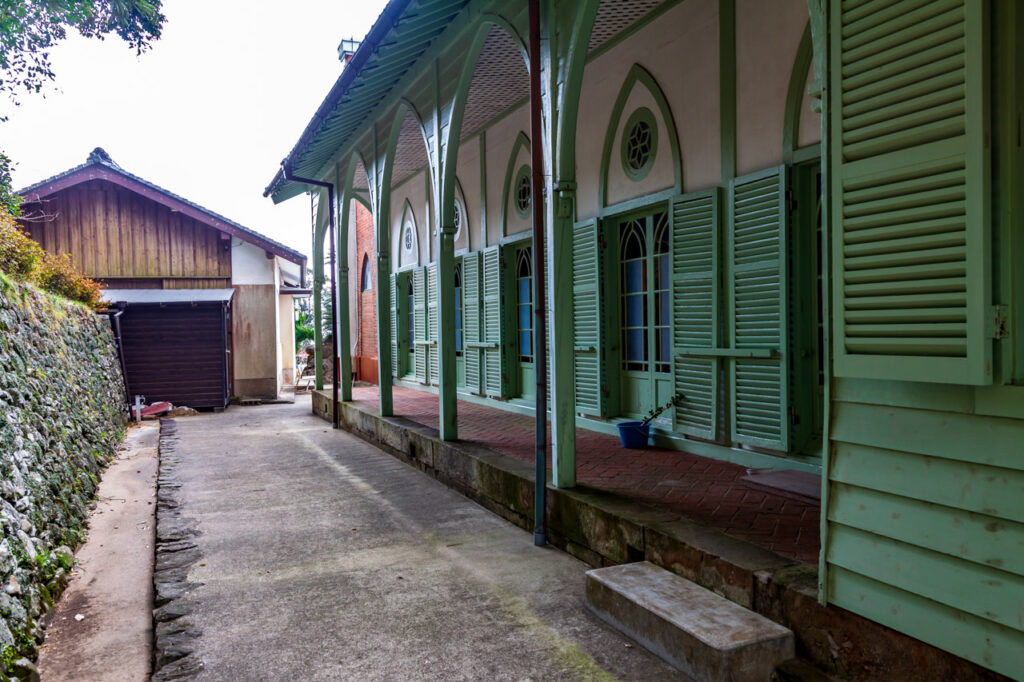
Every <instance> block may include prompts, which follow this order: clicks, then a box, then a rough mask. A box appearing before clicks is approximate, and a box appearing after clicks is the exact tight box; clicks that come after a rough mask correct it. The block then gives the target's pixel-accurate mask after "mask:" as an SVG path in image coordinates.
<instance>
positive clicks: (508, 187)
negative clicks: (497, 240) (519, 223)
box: [501, 131, 530, 236]
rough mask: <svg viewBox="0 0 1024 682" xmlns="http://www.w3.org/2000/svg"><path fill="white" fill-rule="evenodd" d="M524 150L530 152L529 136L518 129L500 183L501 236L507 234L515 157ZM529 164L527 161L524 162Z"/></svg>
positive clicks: (515, 167)
mask: <svg viewBox="0 0 1024 682" xmlns="http://www.w3.org/2000/svg"><path fill="white" fill-rule="evenodd" d="M524 149H525V150H526V153H527V155H529V153H530V138H529V137H527V136H526V133H524V132H522V131H519V134H518V135H516V141H515V142H514V143H512V153H511V154H510V155H509V157H508V163H507V165H506V166H505V182H504V183H503V184H502V190H501V234H502V236H508V199H509V195H510V194H511V192H512V183H513V181H514V179H515V173H516V169H517V165H516V159H518V158H519V154H520V152H521V151H522V150H524ZM526 165H527V166H529V165H530V164H529V161H527V163H526Z"/></svg>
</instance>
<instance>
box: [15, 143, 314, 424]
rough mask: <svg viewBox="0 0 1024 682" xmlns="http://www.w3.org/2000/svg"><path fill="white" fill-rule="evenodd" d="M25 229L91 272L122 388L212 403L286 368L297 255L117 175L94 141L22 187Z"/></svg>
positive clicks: (276, 381)
mask: <svg viewBox="0 0 1024 682" xmlns="http://www.w3.org/2000/svg"><path fill="white" fill-rule="evenodd" d="M19 193H20V194H21V196H22V197H24V204H23V214H24V215H25V216H26V217H27V219H25V220H23V221H22V226H23V227H24V229H25V230H26V232H27V233H28V234H29V235H30V236H31V237H32V238H33V239H34V240H36V241H37V242H38V243H39V244H40V245H42V247H43V248H44V249H45V250H46V251H49V252H51V253H59V254H67V255H69V256H70V258H71V260H72V262H73V263H74V265H75V266H76V267H77V268H78V269H79V270H81V271H82V272H83V273H85V274H86V275H87V276H89V277H91V278H93V279H95V280H97V281H99V282H100V283H101V284H102V285H103V287H104V291H105V296H106V298H107V299H108V300H110V302H111V304H112V305H114V306H117V307H122V308H124V313H123V316H122V317H121V319H120V320H119V321H120V323H121V329H122V335H123V340H124V348H125V359H126V364H127V370H128V371H127V374H128V376H127V381H128V385H129V391H130V393H131V394H132V396H134V395H139V394H141V395H144V396H145V397H146V400H147V401H149V402H153V401H157V400H170V401H171V402H175V403H177V404H184V405H188V406H190V407H223V406H224V405H226V404H227V401H228V399H229V398H230V396H232V395H235V396H242V397H257V398H263V399H273V398H276V397H277V396H278V394H279V392H280V389H281V386H282V385H283V384H284V383H287V382H291V381H292V379H293V375H294V357H295V356H294V326H293V314H292V298H293V296H295V295H303V293H304V292H303V290H302V289H301V284H302V280H303V277H304V270H305V263H306V257H305V256H304V255H303V254H301V253H299V252H297V251H295V250H293V249H290V248H288V247H286V246H284V245H282V244H279V243H278V242H275V241H273V240H271V239H268V238H267V237H264V236H263V235H261V234H259V233H258V232H255V231H253V230H251V229H249V228H246V227H243V226H242V225H239V224H238V223H236V222H234V221H231V220H228V219H227V218H224V217H223V216H220V215H217V214H216V213H214V212H212V211H209V210H207V209H205V208H203V207H201V206H198V205H197V204H195V203H193V202H191V201H188V200H187V199H184V198H182V197H180V196H177V195H175V194H173V193H171V192H168V191H167V190H165V189H163V188H161V187H158V186H157V185H155V184H153V183H151V182H149V181H147V180H144V179H142V178H140V177H138V176H136V175H133V174H131V173H128V172H127V171H125V170H124V169H122V168H121V167H120V166H118V165H117V164H116V163H114V161H113V160H111V158H110V156H109V155H108V154H107V153H106V152H105V151H104V150H103V149H100V148H97V149H95V150H93V152H92V153H91V154H90V155H89V157H88V160H87V161H86V162H85V163H84V164H82V165H80V166H76V167H75V168H72V169H70V170H67V171H65V172H63V173H61V174H59V175H56V176H54V177H51V178H48V179H47V180H44V181H42V182H40V183H37V184H35V185H32V186H30V187H26V188H25V189H23V190H21V191H20V192H19Z"/></svg>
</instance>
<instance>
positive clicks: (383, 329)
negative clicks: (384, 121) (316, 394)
mask: <svg viewBox="0 0 1024 682" xmlns="http://www.w3.org/2000/svg"><path fill="white" fill-rule="evenodd" d="M392 137H393V138H394V139H395V140H397V139H398V135H397V133H393V135H392ZM391 148H392V149H393V148H394V147H393V146H392V147H391ZM387 157H388V155H387V153H386V152H384V153H382V152H381V147H380V141H379V136H378V131H377V124H376V123H374V125H373V148H372V152H371V153H370V155H368V156H367V155H364V156H363V158H364V159H365V160H366V166H365V168H366V171H367V178H366V179H367V183H368V184H369V190H370V196H371V197H372V199H373V234H374V245H375V247H376V251H377V252H376V266H377V281H376V283H375V284H376V287H377V291H376V294H377V305H376V312H377V349H378V351H377V386H378V390H379V394H380V414H381V416H382V417H390V416H391V415H393V414H394V413H395V408H394V401H393V395H392V386H393V379H392V376H393V375H394V369H393V368H392V366H391V353H383V352H381V351H380V349H381V348H382V347H383V346H382V344H384V343H386V342H387V339H390V338H391V297H392V296H394V293H395V292H394V291H392V290H391V277H390V275H391V226H390V223H391V212H390V204H391V169H390V167H385V165H386V164H385V160H386V159H387ZM352 163H353V164H354V163H355V159H353V160H352Z"/></svg>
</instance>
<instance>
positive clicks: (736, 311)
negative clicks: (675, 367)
mask: <svg viewBox="0 0 1024 682" xmlns="http://www.w3.org/2000/svg"><path fill="white" fill-rule="evenodd" d="M785 191H786V168H785V166H782V167H779V168H773V169H770V170H768V171H762V172H760V173H755V174H753V175H748V176H746V177H742V178H737V179H735V180H733V181H731V182H730V183H729V226H730V229H729V230H728V244H727V249H728V268H729V271H728V273H729V274H728V282H729V290H728V301H729V314H728V322H729V335H730V342H731V352H730V355H731V357H730V358H729V365H730V367H729V381H730V389H731V401H732V405H731V407H732V440H733V441H734V442H737V443H745V444H748V445H758V446H761V447H766V448H772V449H775V450H787V449H788V447H789V420H788V412H789V402H788V397H789V372H788V369H787V361H788V358H789V349H788V347H787V344H788V337H789V334H788V326H789V320H788V317H789V315H788V311H789V301H788V278H787V267H786V265H787V262H786V256H787V243H788V240H787V230H786V227H787V223H788V217H789V216H788V214H787V207H786V201H785Z"/></svg>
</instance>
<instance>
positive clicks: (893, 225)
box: [831, 0, 992, 385]
mask: <svg viewBox="0 0 1024 682" xmlns="http://www.w3.org/2000/svg"><path fill="white" fill-rule="evenodd" d="M833 7H834V11H833V12H832V21H833V23H832V35H833V36H837V38H836V39H834V40H833V41H832V56H831V61H832V64H833V67H832V69H831V71H832V90H833V94H832V97H831V102H833V103H834V105H833V106H832V107H831V115H832V119H831V127H832V130H833V135H832V145H833V147H832V150H833V153H832V162H833V168H832V183H831V187H832V198H833V201H832V207H833V208H832V210H833V219H832V228H833V240H832V242H833V264H834V265H833V267H834V282H835V285H834V287H833V292H834V297H835V301H834V320H833V324H834V329H835V333H834V335H833V340H834V366H835V374H836V375H837V376H841V377H867V378H878V379H900V380H914V381H927V382H936V383H958V384H976V385H982V384H987V383H990V382H991V380H992V363H991V358H992V341H991V339H990V338H988V336H989V334H987V329H986V324H987V317H988V315H989V307H990V305H991V302H992V296H991V266H990V260H991V253H990V248H991V247H990V244H991V226H990V225H989V224H988V218H989V200H990V197H989V173H990V169H989V159H988V155H989V151H988V149H989V144H988V139H989V132H988V126H989V121H988V104H987V98H986V74H987V66H986V63H987V54H986V51H985V46H983V45H982V43H983V36H984V34H985V30H986V28H985V22H986V18H985V14H986V10H985V7H986V3H983V2H966V3H965V2H964V0H936V1H935V2H929V3H924V4H919V3H906V2H904V3H886V5H885V6H879V7H878V8H876V9H877V11H873V12H865V11H864V9H863V7H858V6H856V5H855V4H841V5H840V4H838V3H837V4H835V5H833Z"/></svg>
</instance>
